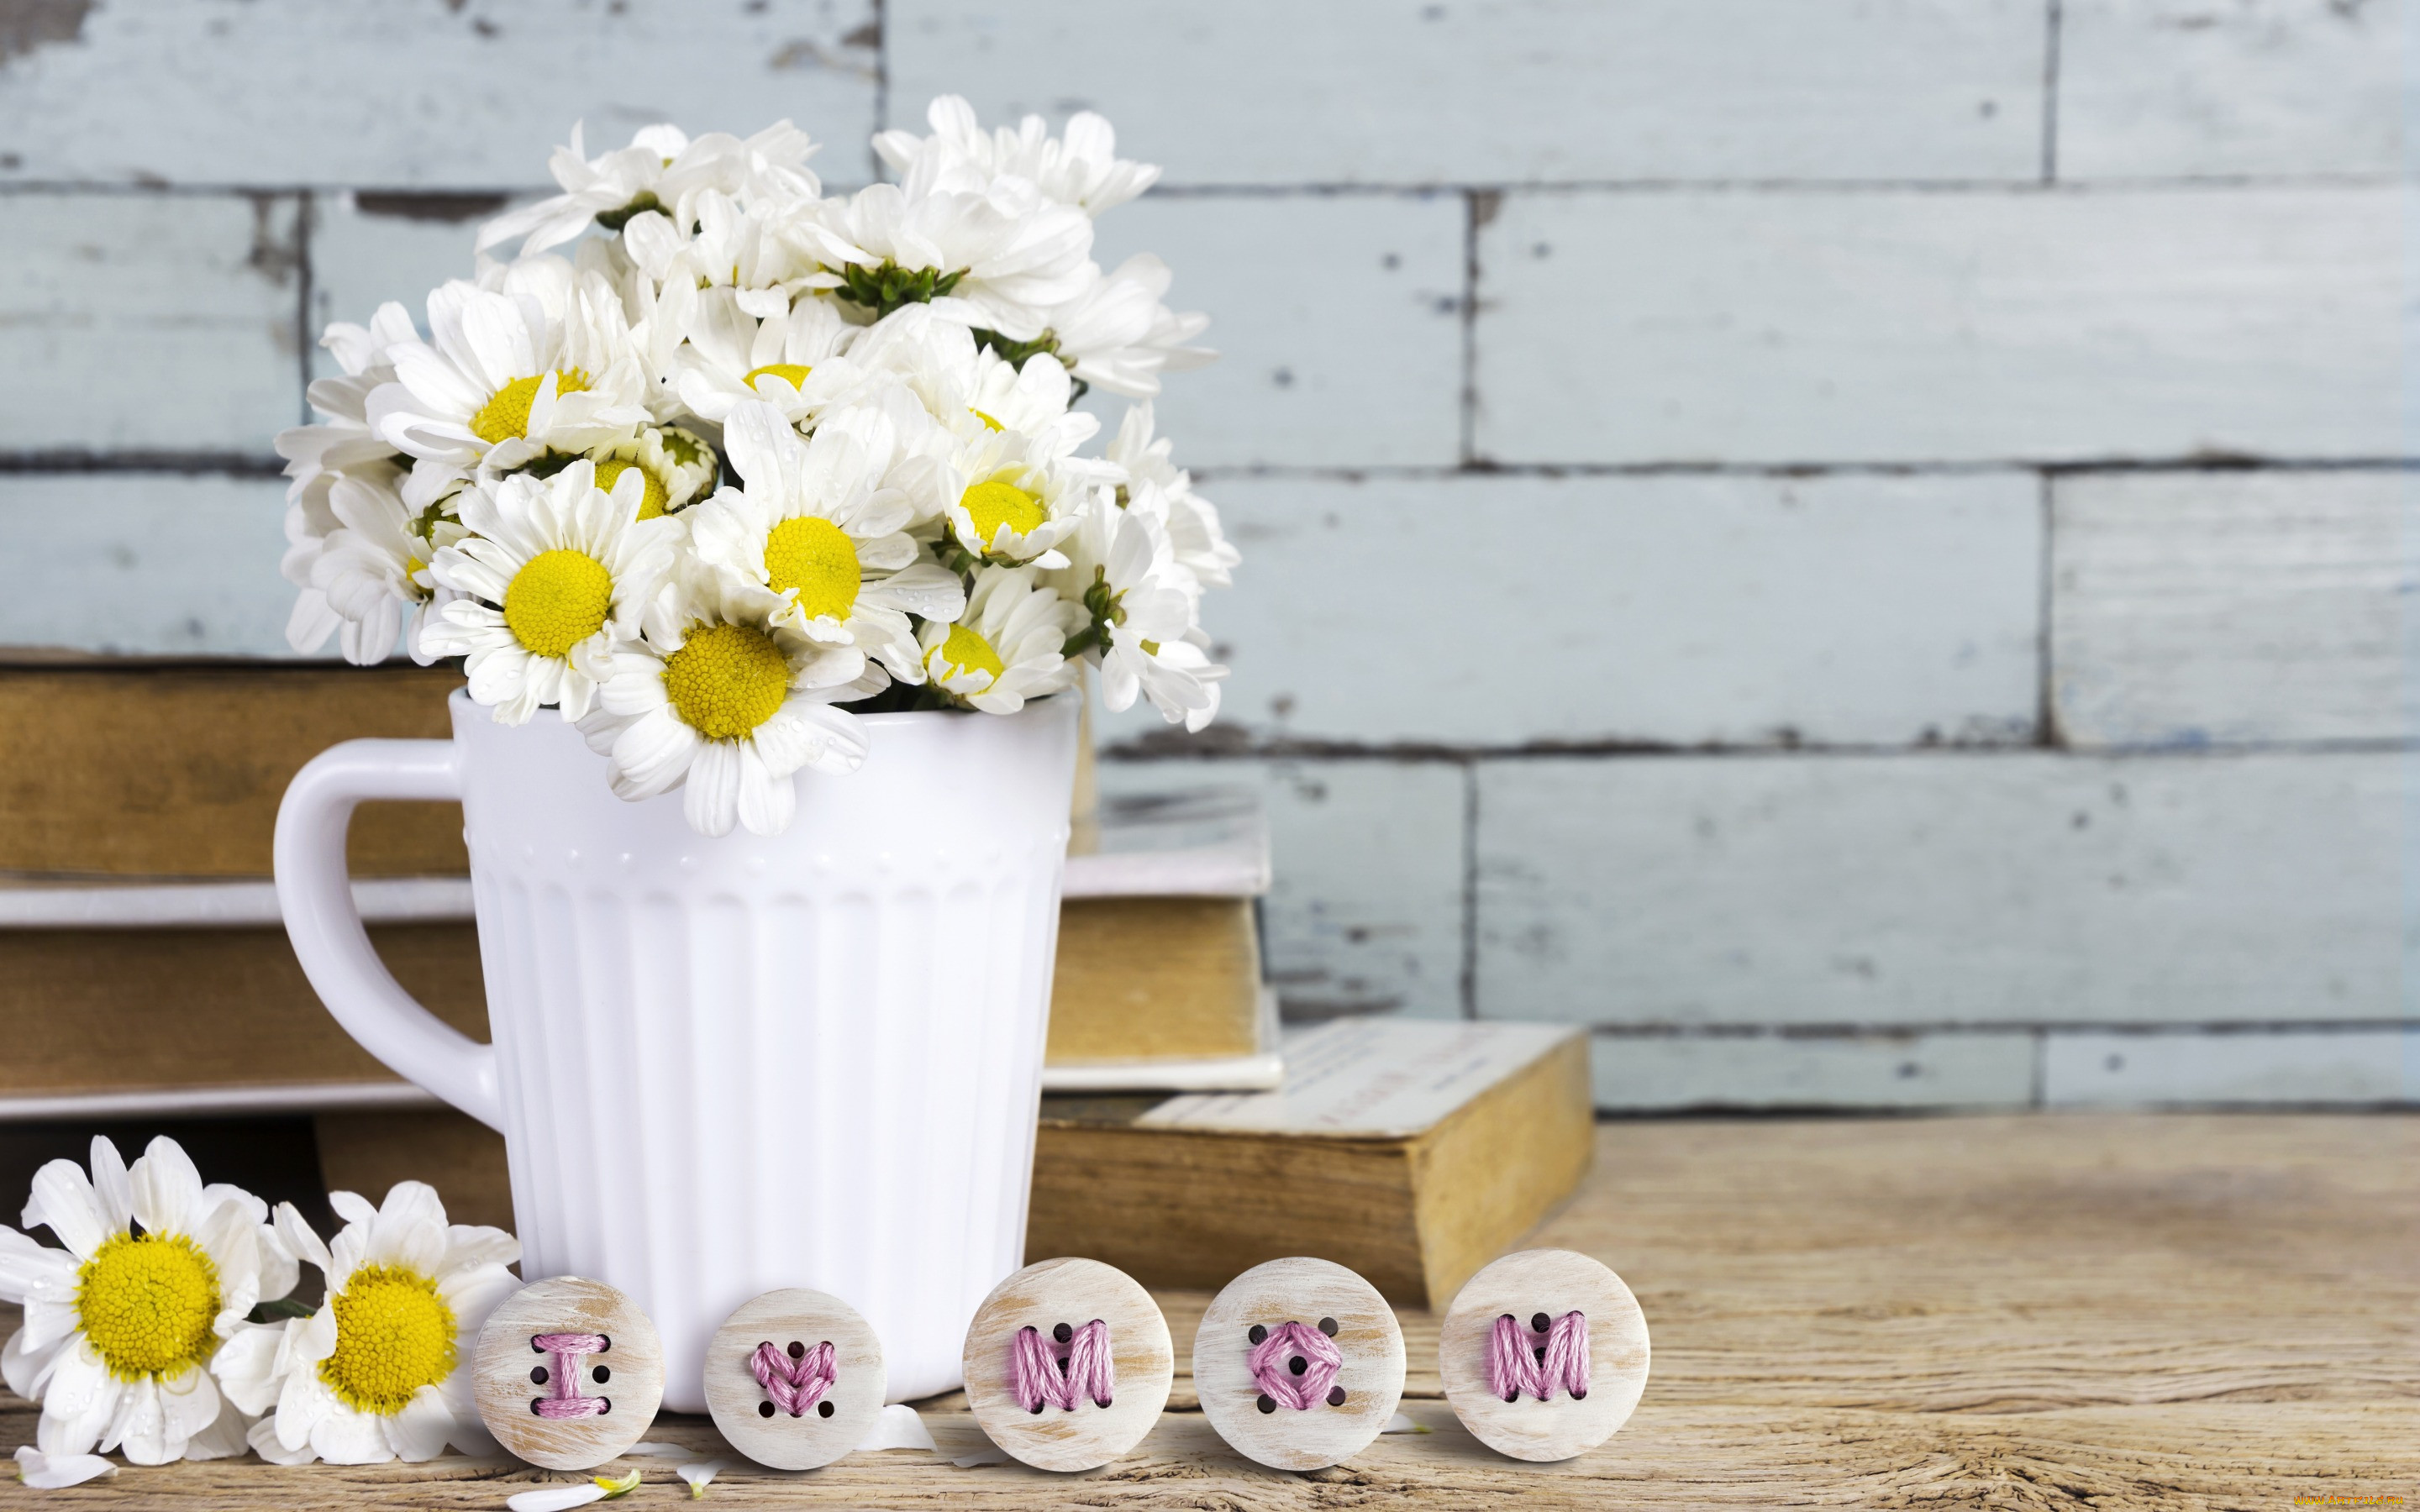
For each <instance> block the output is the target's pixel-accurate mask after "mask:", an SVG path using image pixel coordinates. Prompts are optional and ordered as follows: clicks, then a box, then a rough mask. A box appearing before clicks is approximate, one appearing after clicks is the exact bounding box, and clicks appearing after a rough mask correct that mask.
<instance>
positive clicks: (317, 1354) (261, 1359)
mask: <svg viewBox="0 0 2420 1512" xmlns="http://www.w3.org/2000/svg"><path fill="white" fill-rule="evenodd" d="M328 1202H329V1205H330V1206H331V1207H333V1208H334V1209H335V1210H336V1215H337V1216H338V1217H340V1218H342V1219H344V1220H345V1227H344V1229H343V1230H342V1231H341V1232H340V1233H338V1234H337V1235H336V1242H334V1244H322V1243H321V1242H319V1236H318V1235H317V1234H315V1233H313V1232H312V1231H311V1228H310V1226H309V1225H307V1224H305V1223H304V1222H303V1221H302V1214H300V1213H298V1212H296V1211H294V1208H293V1205H292V1204H290V1203H280V1204H279V1205H278V1209H277V1231H278V1233H279V1235H280V1236H281V1237H282V1238H283V1239H284V1240H285V1242H286V1243H287V1245H288V1246H290V1247H291V1248H292V1249H293V1251H294V1252H295V1253H296V1254H297V1255H299V1256H301V1257H302V1258H303V1259H306V1260H308V1261H310V1262H311V1263H312V1264H313V1265H316V1266H318V1268H319V1271H320V1273H322V1274H324V1275H325V1276H326V1277H327V1278H328V1295H327V1300H326V1301H325V1302H323V1303H321V1304H319V1310H318V1312H316V1313H314V1314H313V1315H311V1316H310V1317H309V1318H295V1319H287V1320H286V1321H284V1322H278V1323H251V1324H246V1325H244V1326H243V1327H241V1328H240V1329H239V1330H237V1331H236V1333H235V1335H234V1336H233V1337H231V1338H229V1339H228V1340H227V1342H226V1345H225V1348H224V1349H222V1350H220V1351H219V1356H218V1361H217V1364H216V1365H214V1366H213V1367H212V1368H213V1370H214V1371H215V1373H216V1374H217V1376H218V1380H219V1386H220V1388H221V1389H222V1390H223V1391H225V1393H226V1395H227V1397H228V1399H229V1400H231V1401H233V1402H234V1403H236V1405H237V1406H239V1407H240V1408H241V1409H242V1410H243V1411H244V1412H248V1413H265V1414H267V1415H265V1416H262V1417H261V1418H260V1420H259V1421H258V1422H256V1423H255V1424H253V1425H252V1428H251V1431H250V1433H249V1436H248V1437H249V1440H250V1443H251V1444H252V1447H253V1449H254V1450H255V1451H256V1452H257V1453H258V1454H259V1456H260V1458H263V1459H266V1460H268V1461H270V1462H271V1464H279V1465H302V1464H309V1463H310V1462H311V1461H312V1460H314V1459H324V1460H326V1461H328V1462H329V1463H330V1464H335V1465H375V1464H383V1463H385V1462H386V1461H388V1460H391V1459H397V1458H401V1459H406V1460H422V1459H434V1458H437V1456H439V1455H440V1454H442V1453H443V1452H444V1450H445V1446H446V1445H447V1444H449V1443H450V1444H452V1445H453V1446H454V1447H455V1448H457V1449H459V1450H461V1451H463V1452H464V1453H466V1454H493V1453H495V1441H494V1440H493V1439H492V1438H490V1437H489V1434H488V1430H487V1428H486V1427H484V1426H482V1425H481V1424H480V1422H479V1413H478V1410H477V1408H476V1406H475V1405H474V1404H473V1400H472V1396H471V1371H472V1363H473V1356H474V1355H475V1353H476V1352H477V1349H478V1342H479V1330H480V1328H481V1327H482V1326H483V1325H484V1324H486V1322H487V1320H488V1315H489V1313H490V1312H493V1311H494V1310H495V1307H496V1304H498V1303H500V1302H502V1301H504V1298H506V1297H508V1296H510V1295H512V1294H513V1293H514V1292H515V1291H518V1290H520V1285H521V1283H520V1280H519V1279H518V1278H517V1277H515V1276H514V1275H513V1273H511V1272H509V1271H507V1270H505V1269H504V1267H506V1266H508V1265H510V1264H512V1263H513V1262H514V1261H515V1260H518V1259H520V1253H521V1246H520V1241H519V1240H516V1239H515V1238H513V1236H512V1235H510V1234H507V1233H505V1232H504V1230H503V1229H501V1228H481V1227H472V1226H470V1225H464V1224H456V1225H452V1226H450V1227H449V1226H448V1225H447V1224H446V1222H445V1208H444V1205H443V1204H442V1203H441V1202H439V1201H438V1199H437V1193H436V1192H435V1191H434V1190H433V1189H431V1188H430V1187H428V1186H427V1185H425V1184H423V1183H421V1182H419V1181H404V1182H400V1183H398V1184H397V1185H396V1187H395V1188H394V1189H393V1190H392V1191H390V1192H388V1193H387V1195H386V1201H385V1202H384V1203H382V1204H380V1206H378V1207H376V1208H373V1207H371V1206H370V1204H369V1203H368V1202H367V1201H366V1200H365V1199H364V1198H363V1197H361V1196H357V1195H355V1194H353V1193H350V1192H332V1193H330V1194H328Z"/></svg>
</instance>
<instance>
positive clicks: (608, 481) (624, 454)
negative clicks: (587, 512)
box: [588, 425, 715, 519]
mask: <svg viewBox="0 0 2420 1512" xmlns="http://www.w3.org/2000/svg"><path fill="white" fill-rule="evenodd" d="M588 460H590V461H591V462H594V463H596V464H597V486H598V487H599V488H602V489H604V490H605V491H606V492H607V493H612V492H613V489H614V486H615V485H617V484H619V483H620V482H621V481H622V474H623V473H625V472H628V471H636V472H637V473H638V474H639V476H640V478H641V479H642V480H644V481H643V482H642V484H641V488H642V490H643V492H642V495H641V497H640V500H639V518H641V519H659V518H661V517H663V516H666V515H676V514H678V513H680V512H681V511H682V510H684V509H686V508H688V507H689V506H690V504H691V503H692V502H694V501H696V500H697V498H698V497H699V496H700V495H701V494H703V493H705V492H706V489H708V488H710V487H712V486H714V476H715V458H714V448H713V447H711V446H708V445H707V444H706V438H705V437H703V436H700V435H699V434H697V432H695V431H693V430H688V429H685V428H683V427H682V426H679V425H662V426H657V425H650V426H648V427H647V428H646V429H644V430H642V431H641V432H639V434H637V435H636V436H632V437H629V438H628V439H626V440H618V441H615V442H613V444H612V445H610V446H599V447H596V448H593V449H592V450H590V452H589V453H588Z"/></svg>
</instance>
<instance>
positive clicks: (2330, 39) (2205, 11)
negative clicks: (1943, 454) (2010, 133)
mask: <svg viewBox="0 0 2420 1512" xmlns="http://www.w3.org/2000/svg"><path fill="white" fill-rule="evenodd" d="M2411 14H2412V12H2411V8H2410V7H2409V6H2408V5H2407V4H2405V3H2403V0H2368V3H2364V4H2352V5H2348V4H2341V3H2337V4H2332V3H2330V0H2229V3H2227V4H2224V5H2210V4H2198V3H2196V0H2062V4H2061V5H2060V8H2059V23H2058V26H2059V39H2058V174H2059V177H2061V178H2065V179H2094V178H2136V177H2139V178H2169V177H2230V176H2235V175H2276V176H2306V177H2326V176H2331V175H2351V174H2375V175H2378V176H2381V177H2385V176H2389V175H2394V174H2398V173H2403V172H2406V171H2408V169H2409V164H2410V160H2409V159H2408V158H2407V157H2406V156H2405V148H2404V143H2403V132H2404V124H2403V123H2404V107H2405V92H2406V91H2407V90H2408V89H2409V87H2410V79H2409V77H2408V75H2407V73H2406V72H2405V62H2404V59H2405V49H2406V47H2407V46H2408V43H2407V41H2406V38H2407V37H2408V35H2409V34H2408V33H2407V32H2406V30H2405V28H2406V27H2407V26H2408V25H2409V24H2410V18H2411Z"/></svg>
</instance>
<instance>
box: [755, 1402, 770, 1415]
mask: <svg viewBox="0 0 2420 1512" xmlns="http://www.w3.org/2000/svg"><path fill="white" fill-rule="evenodd" d="M756 1415H757V1416H758V1417H771V1416H772V1415H773V1404H772V1403H771V1402H758V1403H757V1404H756Z"/></svg>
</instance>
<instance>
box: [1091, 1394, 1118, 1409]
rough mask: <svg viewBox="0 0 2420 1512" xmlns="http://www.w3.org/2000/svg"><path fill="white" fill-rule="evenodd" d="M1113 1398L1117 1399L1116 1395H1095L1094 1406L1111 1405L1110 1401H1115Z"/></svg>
mask: <svg viewBox="0 0 2420 1512" xmlns="http://www.w3.org/2000/svg"><path fill="white" fill-rule="evenodd" d="M1113 1400H1115V1398H1114V1397H1109V1396H1095V1397H1094V1398H1093V1405H1094V1407H1107V1406H1109V1403H1110V1402H1111V1401H1113Z"/></svg>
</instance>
